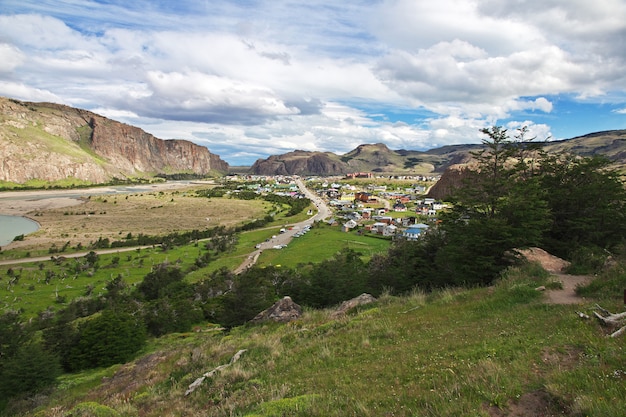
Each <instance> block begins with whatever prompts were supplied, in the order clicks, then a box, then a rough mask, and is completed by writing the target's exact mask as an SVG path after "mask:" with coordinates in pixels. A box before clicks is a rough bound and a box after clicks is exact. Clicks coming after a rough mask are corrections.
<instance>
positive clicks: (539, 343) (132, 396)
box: [10, 271, 626, 416]
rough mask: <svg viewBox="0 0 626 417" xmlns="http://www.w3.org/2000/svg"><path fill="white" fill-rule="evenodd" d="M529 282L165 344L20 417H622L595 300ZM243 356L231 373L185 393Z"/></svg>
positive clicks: (619, 360) (173, 338)
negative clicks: (551, 294)
mask: <svg viewBox="0 0 626 417" xmlns="http://www.w3.org/2000/svg"><path fill="white" fill-rule="evenodd" d="M528 274H529V272H528V271H523V272H519V271H513V272H512V273H511V274H510V278H509V279H507V280H504V281H502V282H500V283H499V284H498V285H497V286H496V287H494V288H492V289H474V290H465V291H461V290H458V291H457V290H445V291H441V292H438V293H436V294H432V295H428V296H427V295H424V294H421V293H415V294H412V295H410V296H407V297H403V298H395V297H390V296H384V297H382V298H381V299H380V300H379V301H378V302H377V303H376V304H374V305H371V306H369V307H363V308H361V309H360V310H357V311H353V312H352V313H351V314H349V315H348V316H347V317H343V318H339V319H332V318H331V317H330V313H331V312H330V311H307V312H305V314H304V316H303V318H301V319H300V320H298V321H296V322H293V323H291V324H287V325H281V324H265V325H250V326H244V327H241V328H236V329H234V330H233V331H231V332H230V333H229V334H226V333H220V332H219V331H211V329H210V328H209V327H207V328H204V329H199V330H204V331H199V332H196V333H190V334H178V335H169V336H167V337H164V338H161V339H158V340H154V341H153V342H152V345H151V346H150V347H149V348H147V349H146V351H145V355H144V356H143V357H141V358H139V359H138V360H137V361H135V362H134V363H132V364H127V365H123V366H115V367H112V368H110V369H105V370H97V371H92V372H87V373H81V374H76V375H67V376H65V377H63V379H62V381H61V384H60V387H59V388H58V389H57V390H56V391H55V392H54V393H52V395H51V396H50V397H49V398H48V399H47V400H46V401H45V402H46V405H44V406H42V407H41V408H40V409H39V413H35V412H32V413H30V414H24V415H35V414H36V415H38V416H60V415H68V414H64V412H65V413H66V412H67V411H69V410H71V409H72V408H73V407H76V406H77V404H79V403H83V405H81V406H80V407H82V408H89V409H91V410H92V412H93V413H94V414H89V415H96V414H95V410H100V411H101V412H103V414H97V415H122V416H136V415H143V416H162V415H198V416H200V415H202V416H227V415H228V416H231V415H232V416H346V415H358V416H391V415H393V416H414V415H426V416H460V415H472V416H474V415H477V416H478V415H482V416H489V415H492V416H499V415H507V411H506V410H512V409H515V410H517V411H520V410H522V411H524V413H523V414H518V415H539V411H541V412H543V413H544V414H541V415H569V416H578V415H581V416H582V415H594V416H615V415H620V413H622V412H623V410H624V409H626V396H624V379H625V377H626V375H625V374H626V371H625V370H624V362H623V348H624V339H623V338H619V339H609V338H606V337H604V333H603V331H602V330H601V329H600V328H599V327H598V325H597V324H596V323H595V322H594V321H589V322H585V321H582V320H580V319H579V318H578V317H577V316H576V315H575V314H574V312H575V311H576V310H580V309H583V310H584V309H588V308H590V306H592V305H593V302H594V301H591V300H589V301H588V302H586V303H585V305H583V306H557V305H546V304H545V303H543V302H542V300H541V297H542V294H541V293H539V292H536V291H535V290H534V287H535V286H536V285H537V284H538V283H541V282H542V279H543V278H532V279H531V278H528V276H529V275H528ZM623 274H624V273H623V271H622V278H621V279H622V283H623V282H624V275H623ZM599 302H600V303H601V304H603V305H604V306H606V307H608V308H609V309H613V310H616V309H618V308H620V304H621V303H620V300H619V299H617V298H613V299H611V300H607V299H604V300H599ZM239 349H247V351H246V353H245V354H244V355H243V356H242V358H241V359H240V360H239V361H238V362H237V363H235V364H233V365H231V366H230V367H228V368H225V369H224V370H223V371H221V372H219V373H218V374H216V375H215V376H214V377H213V378H207V379H206V380H205V381H204V383H203V385H201V386H200V387H199V388H198V389H197V390H196V391H195V392H193V393H192V394H191V395H189V396H185V395H184V393H185V390H186V389H187V387H188V385H189V384H191V383H192V382H193V381H194V380H195V379H196V378H198V377H199V376H201V375H202V374H203V373H204V372H207V371H209V370H211V369H213V368H215V367H216V366H218V365H221V364H225V363H228V361H229V360H230V358H231V357H232V355H233V354H234V353H235V352H237V351H238V350H239ZM531 399H534V400H533V401H531ZM86 402H92V403H90V404H84V403H86ZM17 410H18V409H17V408H12V409H11V410H10V411H11V412H16V411H17ZM113 410H115V412H117V413H119V414H104V411H113ZM76 415H78V414H76ZM81 415H82V414H81ZM85 415H86V414H85Z"/></svg>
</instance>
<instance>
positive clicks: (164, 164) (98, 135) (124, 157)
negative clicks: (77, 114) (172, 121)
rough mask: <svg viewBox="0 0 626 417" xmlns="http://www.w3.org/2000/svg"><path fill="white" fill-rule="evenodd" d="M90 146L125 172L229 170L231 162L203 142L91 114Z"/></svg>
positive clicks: (199, 172)
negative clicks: (165, 137) (160, 136)
mask: <svg viewBox="0 0 626 417" xmlns="http://www.w3.org/2000/svg"><path fill="white" fill-rule="evenodd" d="M89 124H90V126H91V129H92V134H91V148H92V149H93V150H94V152H96V153H97V154H98V155H99V156H102V157H103V158H105V159H106V160H108V161H109V162H110V163H112V164H113V165H115V166H116V167H118V168H120V169H122V170H123V171H124V172H131V173H136V172H154V173H160V172H194V173H197V174H208V173H210V172H211V171H212V170H214V171H220V172H227V171H228V164H227V163H226V162H224V161H222V160H221V159H220V158H219V156H217V155H213V154H211V153H210V152H209V150H208V149H207V148H205V147H203V146H200V145H196V144H195V143H192V142H189V141H186V140H161V139H158V138H155V137H154V136H152V135H151V134H149V133H146V132H144V131H143V130H141V129H139V128H137V127H133V126H129V125H125V124H121V123H117V122H114V121H112V120H109V119H106V118H104V117H100V116H95V115H94V116H92V117H91V120H90V123H89Z"/></svg>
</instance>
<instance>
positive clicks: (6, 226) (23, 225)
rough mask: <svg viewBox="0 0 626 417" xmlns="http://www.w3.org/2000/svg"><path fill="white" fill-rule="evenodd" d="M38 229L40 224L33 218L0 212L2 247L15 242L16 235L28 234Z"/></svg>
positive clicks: (0, 245) (0, 239)
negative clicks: (6, 214)
mask: <svg viewBox="0 0 626 417" xmlns="http://www.w3.org/2000/svg"><path fill="white" fill-rule="evenodd" d="M37 230H39V224H37V222H35V221H33V220H30V219H27V218H25V217H20V216H5V215H2V214H0V247H2V246H5V245H8V244H9V243H11V242H13V239H14V238H15V236H19V235H27V234H29V233H33V232H36V231H37Z"/></svg>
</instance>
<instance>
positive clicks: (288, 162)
mask: <svg viewBox="0 0 626 417" xmlns="http://www.w3.org/2000/svg"><path fill="white" fill-rule="evenodd" d="M250 172H252V173H253V174H257V175H343V174H346V173H348V172H351V170H350V168H349V167H348V165H347V164H346V163H345V162H342V161H341V160H340V159H339V156H337V155H335V154H333V153H331V152H307V151H293V152H289V153H286V154H283V155H274V156H270V157H269V158H267V159H259V160H257V161H256V162H255V163H254V165H252V167H251V168H250Z"/></svg>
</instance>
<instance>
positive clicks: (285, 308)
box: [251, 296, 302, 323]
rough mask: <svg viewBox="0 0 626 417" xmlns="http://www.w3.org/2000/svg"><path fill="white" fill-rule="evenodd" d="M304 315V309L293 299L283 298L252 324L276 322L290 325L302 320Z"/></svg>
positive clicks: (258, 316) (263, 312)
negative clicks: (289, 323)
mask: <svg viewBox="0 0 626 417" xmlns="http://www.w3.org/2000/svg"><path fill="white" fill-rule="evenodd" d="M301 315H302V307H300V306H299V305H298V304H296V303H295V302H294V301H293V300H292V299H291V297H289V296H286V297H283V299H282V300H278V301H277V302H276V303H274V305H273V306H271V307H270V308H268V309H267V310H264V311H262V312H260V313H259V314H257V315H256V317H254V318H253V319H252V320H251V321H252V322H263V321H268V320H270V321H276V322H279V323H288V322H290V321H293V320H296V319H298V318H300V316H301Z"/></svg>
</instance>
